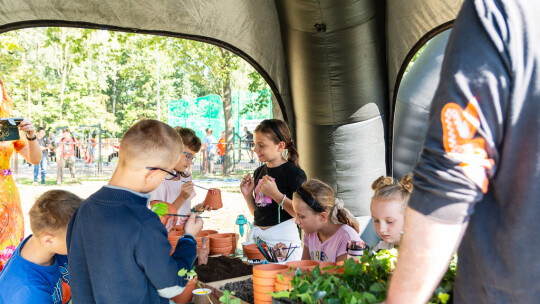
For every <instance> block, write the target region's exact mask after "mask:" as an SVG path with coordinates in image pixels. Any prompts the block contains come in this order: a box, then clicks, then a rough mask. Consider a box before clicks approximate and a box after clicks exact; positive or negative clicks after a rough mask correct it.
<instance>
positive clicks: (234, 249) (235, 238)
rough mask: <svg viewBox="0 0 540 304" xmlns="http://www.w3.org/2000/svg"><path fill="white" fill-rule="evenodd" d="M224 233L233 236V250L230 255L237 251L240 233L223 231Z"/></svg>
mask: <svg viewBox="0 0 540 304" xmlns="http://www.w3.org/2000/svg"><path fill="white" fill-rule="evenodd" d="M223 234H224V235H228V236H230V237H231V240H232V249H231V251H230V252H229V255H230V254H234V252H235V251H236V246H237V242H238V235H236V233H223Z"/></svg>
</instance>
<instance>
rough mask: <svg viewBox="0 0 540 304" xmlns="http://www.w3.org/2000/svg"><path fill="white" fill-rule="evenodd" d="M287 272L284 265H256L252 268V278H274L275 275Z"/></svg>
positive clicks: (286, 267) (287, 268)
mask: <svg viewBox="0 0 540 304" xmlns="http://www.w3.org/2000/svg"><path fill="white" fill-rule="evenodd" d="M285 270H289V267H288V266H286V265H279V264H264V265H257V266H254V267H253V276H256V277H259V278H275V277H276V274H278V273H280V272H283V271H285Z"/></svg>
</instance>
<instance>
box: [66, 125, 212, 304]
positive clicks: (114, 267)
mask: <svg viewBox="0 0 540 304" xmlns="http://www.w3.org/2000/svg"><path fill="white" fill-rule="evenodd" d="M183 155H184V154H183V153H182V139H181V138H180V136H178V134H177V133H176V132H175V131H174V129H173V128H171V127H169V126H168V125H166V124H164V123H162V122H159V121H157V120H150V119H149V120H142V121H140V122H138V123H136V124H135V125H133V126H132V127H131V128H130V129H129V130H128V131H127V132H126V134H125V135H124V137H123V139H122V145H121V146H120V151H119V161H118V166H117V168H116V170H115V172H114V174H113V176H112V178H111V180H110V181H109V184H108V185H106V186H104V187H103V188H101V189H100V190H99V191H97V192H96V193H94V194H93V195H91V196H90V197H89V198H88V199H86V200H85V201H84V202H83V203H81V205H80V207H79V208H78V209H77V211H76V212H75V214H74V215H73V218H72V220H71V221H70V223H69V227H68V233H67V244H68V253H69V261H70V265H69V268H70V274H71V290H72V299H73V303H164V304H165V303H169V300H168V299H170V298H173V297H175V296H176V295H178V294H180V293H181V292H182V291H183V290H184V286H185V283H186V281H185V280H184V278H182V277H179V276H178V271H179V270H180V269H186V270H189V269H191V266H192V265H193V261H194V260H195V255H196V242H195V238H194V235H197V234H198V233H199V231H200V230H201V229H202V226H203V222H202V221H201V219H197V218H195V214H192V215H191V217H190V218H189V219H188V220H187V222H186V224H185V227H184V231H185V234H184V235H183V236H182V238H180V239H179V240H178V244H177V245H176V248H175V249H174V250H173V253H172V256H169V253H170V252H171V245H170V243H169V241H168V240H167V231H166V230H165V227H164V226H163V225H162V224H161V221H160V220H159V217H158V216H157V214H155V213H154V212H152V211H151V210H150V209H148V207H147V205H148V203H149V201H150V195H149V194H148V193H149V192H151V191H153V190H154V189H156V188H157V187H158V186H159V185H160V184H161V183H162V182H163V180H164V178H165V177H166V176H167V174H168V173H167V172H171V175H174V174H176V173H175V172H172V171H173V170H174V167H175V165H176V164H177V163H178V160H179V159H180V158H181V157H184V156H183Z"/></svg>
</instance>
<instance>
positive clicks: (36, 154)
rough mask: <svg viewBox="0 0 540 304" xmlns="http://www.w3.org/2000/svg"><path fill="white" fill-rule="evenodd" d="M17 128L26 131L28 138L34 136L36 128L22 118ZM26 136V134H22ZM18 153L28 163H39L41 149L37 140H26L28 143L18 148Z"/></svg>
mask: <svg viewBox="0 0 540 304" xmlns="http://www.w3.org/2000/svg"><path fill="white" fill-rule="evenodd" d="M19 130H21V131H22V132H23V133H24V132H26V134H27V135H28V137H29V138H33V137H35V136H36V132H35V131H36V129H35V127H34V125H33V124H32V123H31V122H30V121H28V120H23V121H22V122H21V123H20V125H19ZM22 136H26V135H22ZM17 152H19V154H20V155H21V156H22V157H23V158H24V159H26V160H27V161H28V162H29V163H31V164H33V165H39V163H40V162H41V156H42V155H43V154H42V151H41V147H40V146H39V143H38V141H37V140H32V141H30V140H29V141H28V144H27V145H25V146H24V147H23V148H22V149H20V150H18V151H17Z"/></svg>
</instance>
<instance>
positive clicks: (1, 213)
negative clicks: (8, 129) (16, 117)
mask: <svg viewBox="0 0 540 304" xmlns="http://www.w3.org/2000/svg"><path fill="white" fill-rule="evenodd" d="M0 98H1V100H0V101H1V103H0V117H2V118H8V117H12V111H13V102H12V101H11V98H10V97H9V95H8V94H7V92H6V90H5V88H4V83H3V82H2V79H0ZM19 134H20V135H19V136H20V139H18V140H11V141H1V142H0V152H1V153H0V202H2V203H1V204H0V271H2V268H4V265H5V264H6V262H7V261H8V260H9V258H10V257H11V255H12V254H13V252H15V249H16V248H17V246H18V245H19V243H20V242H21V241H22V239H23V237H24V219H23V212H22V207H21V200H20V198H19V191H18V190H17V185H15V182H14V181H13V177H12V175H11V169H10V168H9V160H10V159H11V156H12V155H13V152H17V153H19V154H20V155H21V156H22V157H23V158H24V159H26V160H28V161H29V162H30V163H31V164H39V162H40V161H41V149H40V148H39V144H38V143H37V141H36V138H37V136H36V133H35V127H34V125H33V124H32V123H31V122H29V121H27V120H23V121H22V122H21V123H20V124H19Z"/></svg>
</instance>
